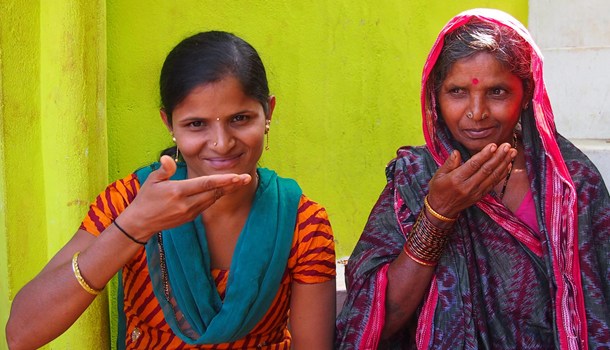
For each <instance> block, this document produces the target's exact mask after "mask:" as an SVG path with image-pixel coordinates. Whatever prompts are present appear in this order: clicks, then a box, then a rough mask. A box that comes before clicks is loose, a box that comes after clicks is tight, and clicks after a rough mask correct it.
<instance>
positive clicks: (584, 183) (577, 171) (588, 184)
mask: <svg viewBox="0 0 610 350" xmlns="http://www.w3.org/2000/svg"><path fill="white" fill-rule="evenodd" d="M557 143H558V145H559V149H560V150H561V155H562V156H563V159H564V162H565V164H566V167H567V168H568V171H569V172H570V175H571V176H572V181H573V182H574V186H575V187H576V190H577V191H578V192H579V193H582V192H583V191H587V188H599V187H601V186H605V184H604V180H603V177H602V175H601V173H600V172H599V170H598V169H597V167H596V166H595V164H594V163H593V162H592V161H591V159H589V157H588V156H587V155H586V154H585V153H584V152H583V151H581V150H580V149H579V148H578V147H577V146H576V145H574V144H573V143H572V142H571V141H569V140H568V139H566V138H565V137H563V136H561V135H559V136H558V138H557Z"/></svg>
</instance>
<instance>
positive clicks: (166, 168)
mask: <svg viewBox="0 0 610 350" xmlns="http://www.w3.org/2000/svg"><path fill="white" fill-rule="evenodd" d="M159 163H161V166H160V167H159V169H157V170H155V171H153V172H151V173H150V175H149V176H148V178H149V179H151V181H154V182H160V181H166V180H168V179H169V178H170V177H172V176H173V175H174V174H175V173H176V162H175V161H174V160H173V159H172V158H171V157H170V156H161V159H159Z"/></svg>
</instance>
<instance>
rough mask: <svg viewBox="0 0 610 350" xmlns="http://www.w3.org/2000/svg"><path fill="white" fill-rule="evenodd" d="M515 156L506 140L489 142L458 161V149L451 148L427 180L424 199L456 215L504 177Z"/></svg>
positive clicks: (440, 210) (443, 211)
mask: <svg viewBox="0 0 610 350" xmlns="http://www.w3.org/2000/svg"><path fill="white" fill-rule="evenodd" d="M516 156H517V150H516V149H514V148H511V145H510V144H509V143H503V144H501V145H500V146H499V147H498V146H497V145H496V144H493V143H491V144H489V145H487V146H485V147H484V148H483V149H482V150H481V151H480V152H479V153H477V154H475V155H473V156H472V157H471V158H470V159H468V160H467V161H466V162H465V163H464V164H461V163H462V159H461V157H460V153H459V152H458V151H456V150H454V151H453V152H452V153H451V155H450V156H449V158H447V160H446V161H445V163H444V164H443V165H441V166H440V167H439V169H438V170H437V171H436V173H435V174H434V176H433V177H432V179H431V180H430V182H429V183H428V185H429V192H428V203H429V204H430V206H431V207H432V208H433V209H434V210H435V211H436V212H437V213H440V214H442V215H444V216H446V217H450V218H454V217H457V216H458V214H459V213H460V212H461V211H462V210H464V209H466V208H468V207H470V206H471V205H473V204H475V203H476V202H478V201H479V200H480V199H481V198H482V197H483V196H484V195H486V194H487V193H489V192H490V191H491V190H492V189H493V188H494V186H496V185H497V184H498V183H500V182H501V181H504V179H505V178H506V175H507V174H508V172H509V170H510V167H511V166H512V165H511V161H512V159H513V158H515V157H516Z"/></svg>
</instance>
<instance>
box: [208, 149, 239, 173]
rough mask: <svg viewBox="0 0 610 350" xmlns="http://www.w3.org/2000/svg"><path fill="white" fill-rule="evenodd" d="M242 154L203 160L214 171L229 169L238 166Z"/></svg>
mask: <svg viewBox="0 0 610 350" xmlns="http://www.w3.org/2000/svg"><path fill="white" fill-rule="evenodd" d="M241 156H242V154H241V153H240V154H237V155H231V156H227V157H206V158H203V160H204V161H205V162H206V163H207V164H208V165H209V166H210V167H211V168H212V169H215V170H225V169H231V168H233V167H235V166H236V165H237V164H239V161H240V160H241Z"/></svg>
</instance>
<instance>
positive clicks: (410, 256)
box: [402, 244, 437, 266]
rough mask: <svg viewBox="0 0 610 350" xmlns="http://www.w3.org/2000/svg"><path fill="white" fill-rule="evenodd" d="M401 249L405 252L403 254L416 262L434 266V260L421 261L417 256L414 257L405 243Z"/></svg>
mask: <svg viewBox="0 0 610 350" xmlns="http://www.w3.org/2000/svg"><path fill="white" fill-rule="evenodd" d="M402 250H403V251H404V252H405V254H406V255H407V256H408V257H409V258H410V259H411V260H413V261H415V262H416V263H418V264H420V265H423V266H436V264H437V263H436V262H428V261H423V260H421V259H419V258H417V257H415V254H413V253H411V252H410V251H409V248H407V245H406V244H405V245H404V246H402Z"/></svg>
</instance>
